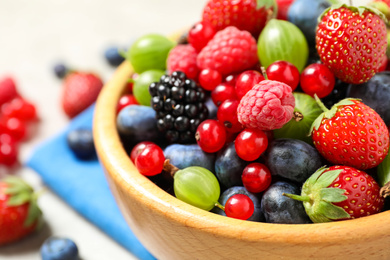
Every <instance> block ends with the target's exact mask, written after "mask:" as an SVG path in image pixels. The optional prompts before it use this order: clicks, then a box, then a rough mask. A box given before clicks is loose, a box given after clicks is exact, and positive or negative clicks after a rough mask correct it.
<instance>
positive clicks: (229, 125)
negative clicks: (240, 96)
mask: <svg viewBox="0 0 390 260" xmlns="http://www.w3.org/2000/svg"><path fill="white" fill-rule="evenodd" d="M238 104H240V102H239V101H238V100H235V99H227V100H225V101H224V102H223V103H222V104H221V105H220V106H219V107H218V111H217V118H218V121H219V122H221V123H223V125H224V126H225V129H226V131H227V132H231V133H238V132H240V131H241V130H242V129H243V126H242V124H241V123H240V122H238V117H237V107H238Z"/></svg>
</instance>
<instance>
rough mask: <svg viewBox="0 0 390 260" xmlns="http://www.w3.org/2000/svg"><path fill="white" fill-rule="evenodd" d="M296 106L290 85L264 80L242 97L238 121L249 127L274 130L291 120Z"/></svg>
mask: <svg viewBox="0 0 390 260" xmlns="http://www.w3.org/2000/svg"><path fill="white" fill-rule="evenodd" d="M294 107H295V99H294V96H293V95H292V90H291V87H290V86H288V85H287V84H285V83H282V82H278V81H273V80H263V81H261V82H260V83H258V84H256V85H255V86H254V87H253V88H252V89H251V90H250V91H248V92H247V93H246V94H245V96H244V97H243V98H242V99H241V101H240V104H239V105H238V108H237V115H238V121H239V122H240V123H241V124H243V125H244V126H245V127H248V128H257V129H260V130H274V129H278V128H281V127H282V126H283V125H284V124H286V123H287V122H288V121H290V119H291V118H292V116H293V112H294Z"/></svg>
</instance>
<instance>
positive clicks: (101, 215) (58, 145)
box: [27, 105, 155, 260]
mask: <svg viewBox="0 0 390 260" xmlns="http://www.w3.org/2000/svg"><path fill="white" fill-rule="evenodd" d="M93 112H94V105H92V106H91V107H89V108H88V109H87V110H85V111H84V112H83V113H82V114H80V115H79V116H77V117H76V118H74V119H73V120H72V121H71V123H70V124H69V126H68V127H67V128H66V129H65V131H63V132H62V133H61V134H59V135H58V136H56V137H54V138H53V139H51V140H49V141H47V142H46V143H44V144H42V145H41V146H40V147H38V148H37V149H36V150H35V151H34V153H33V155H32V156H31V158H30V159H29V161H28V162H27V166H29V167H30V168H32V169H34V170H35V171H36V172H37V173H38V174H40V175H41V176H42V179H43V181H44V182H45V184H46V185H47V186H48V187H50V188H51V189H52V190H53V191H54V192H55V193H57V194H58V195H59V196H60V197H61V198H62V199H63V200H65V201H66V202H67V203H68V204H69V205H70V206H71V207H72V208H74V209H75V210H76V211H78V212H79V213H80V214H81V215H83V216H84V217H85V218H86V219H88V220H89V221H91V222H92V223H93V224H95V225H96V226H98V227H99V228H100V229H101V230H103V231H104V232H105V233H107V234H108V235H109V236H111V237H112V238H113V239H115V240H116V241H117V242H118V243H119V244H121V245H122V246H124V247H125V248H127V249H128V250H129V251H130V252H131V253H133V254H134V255H135V256H136V257H138V258H140V259H142V260H144V259H155V258H154V257H153V256H152V255H151V254H150V253H149V252H148V251H147V250H146V249H145V248H144V247H143V246H142V244H141V243H140V242H139V241H138V240H137V238H136V237H135V236H134V234H133V232H132V231H131V230H130V228H129V227H128V226H127V224H126V222H125V220H124V218H123V216H122V214H121V212H120V210H119V208H118V206H117V204H116V202H115V199H114V197H113V195H112V193H111V191H110V189H109V187H108V183H107V181H106V179H105V176H104V173H103V169H102V168H101V166H100V164H99V162H98V161H97V159H96V160H90V161H81V160H78V159H77V158H76V157H75V156H74V155H73V153H72V152H71V151H70V150H69V148H68V145H67V142H66V136H67V133H68V132H69V131H70V130H72V129H75V128H80V127H83V128H89V129H92V119H93Z"/></svg>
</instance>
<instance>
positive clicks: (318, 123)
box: [309, 113, 325, 135]
mask: <svg viewBox="0 0 390 260" xmlns="http://www.w3.org/2000/svg"><path fill="white" fill-rule="evenodd" d="M324 116H325V113H321V114H320V115H319V116H318V117H317V118H316V120H314V122H313V124H312V125H311V127H310V131H309V133H310V135H312V134H313V130H314V129H315V130H318V128H320V126H321V122H322V119H324Z"/></svg>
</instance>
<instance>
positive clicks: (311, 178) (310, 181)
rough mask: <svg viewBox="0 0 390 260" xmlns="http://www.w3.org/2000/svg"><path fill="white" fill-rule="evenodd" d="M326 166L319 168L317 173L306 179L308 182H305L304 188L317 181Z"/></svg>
mask: <svg viewBox="0 0 390 260" xmlns="http://www.w3.org/2000/svg"><path fill="white" fill-rule="evenodd" d="M326 169H327V168H326V166H322V167H321V168H319V169H318V170H317V171H316V172H315V173H313V174H312V175H311V176H310V177H309V179H307V180H306V182H305V183H304V184H303V188H306V187H312V186H313V185H314V184H315V183H316V182H317V179H318V177H320V176H321V174H322V173H323V172H324V171H325V170H326Z"/></svg>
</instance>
